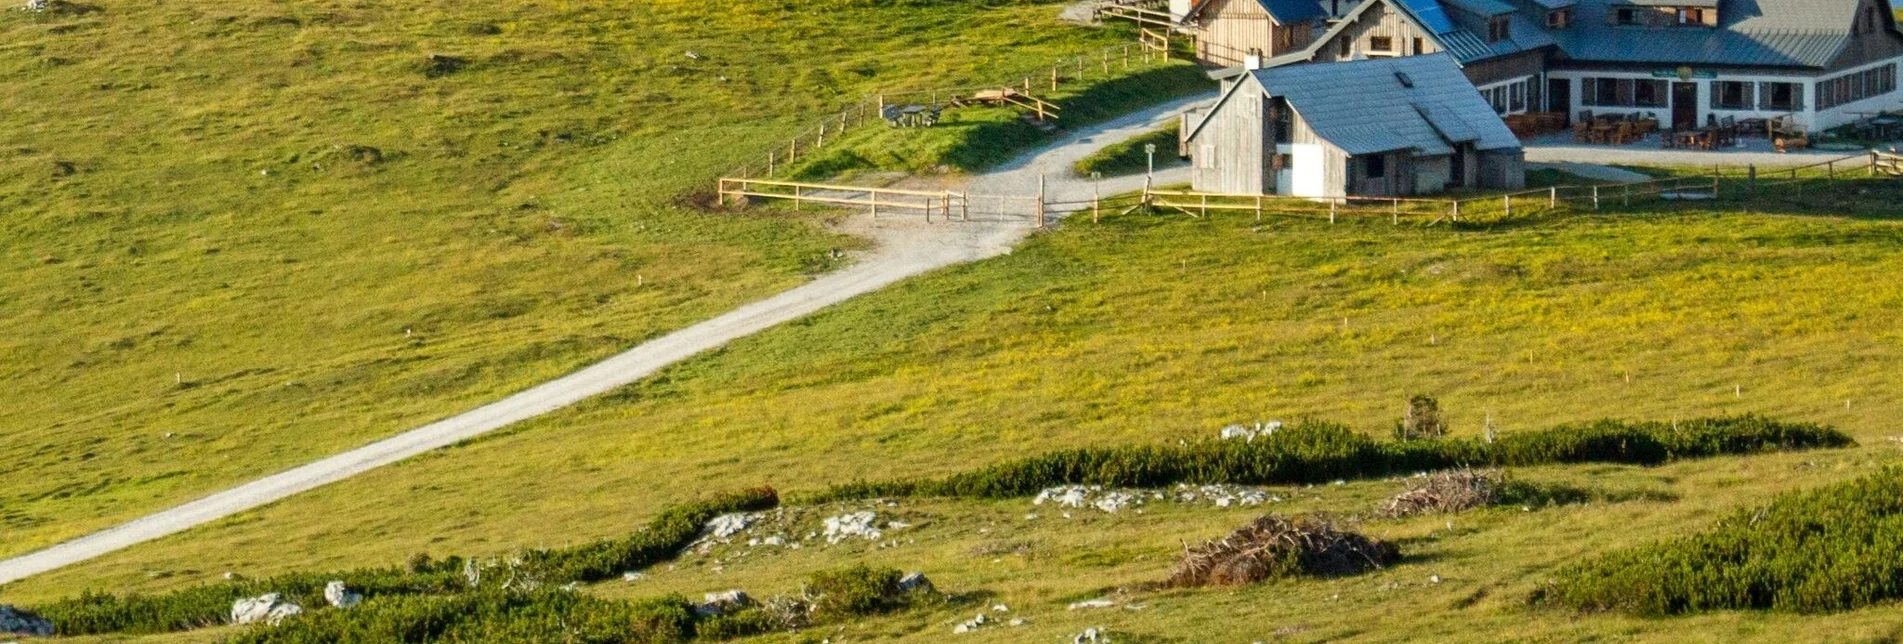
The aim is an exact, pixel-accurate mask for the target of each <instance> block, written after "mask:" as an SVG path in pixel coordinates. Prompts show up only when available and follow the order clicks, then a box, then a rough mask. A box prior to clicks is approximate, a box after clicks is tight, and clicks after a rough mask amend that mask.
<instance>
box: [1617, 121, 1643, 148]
mask: <svg viewBox="0 0 1903 644" xmlns="http://www.w3.org/2000/svg"><path fill="white" fill-rule="evenodd" d="M1635 140H1638V137H1635V136H1633V135H1632V122H1631V121H1626V122H1623V123H1620V124H1619V128H1618V129H1616V130H1613V131H1612V144H1613V145H1627V144H1630V143H1632V142H1633V141H1635Z"/></svg>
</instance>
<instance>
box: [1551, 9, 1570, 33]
mask: <svg viewBox="0 0 1903 644" xmlns="http://www.w3.org/2000/svg"><path fill="white" fill-rule="evenodd" d="M1570 24H1573V10H1572V8H1571V7H1568V8H1565V9H1554V10H1552V11H1548V12H1546V26H1547V28H1549V29H1565V28H1566V26H1567V25H1570Z"/></svg>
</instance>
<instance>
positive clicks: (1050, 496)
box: [1031, 485, 1103, 508]
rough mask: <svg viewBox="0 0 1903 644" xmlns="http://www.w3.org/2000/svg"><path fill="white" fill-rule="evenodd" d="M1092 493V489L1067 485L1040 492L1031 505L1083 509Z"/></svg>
mask: <svg viewBox="0 0 1903 644" xmlns="http://www.w3.org/2000/svg"><path fill="white" fill-rule="evenodd" d="M1097 489H1099V490H1101V489H1103V488H1101V487H1099V488H1097ZM1091 491H1092V490H1091V489H1090V488H1087V487H1084V486H1082V485H1065V486H1059V487H1054V488H1049V489H1046V490H1044V491H1042V492H1038V493H1037V498H1035V499H1031V504H1032V505H1044V504H1045V503H1056V504H1057V505H1059V506H1062V507H1066V508H1081V507H1084V500H1085V499H1087V498H1089V497H1090V493H1091Z"/></svg>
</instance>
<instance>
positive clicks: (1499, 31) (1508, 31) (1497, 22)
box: [1487, 16, 1513, 42]
mask: <svg viewBox="0 0 1903 644" xmlns="http://www.w3.org/2000/svg"><path fill="white" fill-rule="evenodd" d="M1512 25H1513V23H1512V22H1510V21H1508V20H1507V17H1506V16H1495V17H1494V18H1493V19H1492V20H1489V21H1487V42H1500V41H1502V40H1506V39H1508V38H1512V37H1513V28H1512Z"/></svg>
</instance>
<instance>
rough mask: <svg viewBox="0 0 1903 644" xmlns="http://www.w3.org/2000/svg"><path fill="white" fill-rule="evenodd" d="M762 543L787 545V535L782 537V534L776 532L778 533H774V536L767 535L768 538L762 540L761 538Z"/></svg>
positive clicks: (766, 544)
mask: <svg viewBox="0 0 1903 644" xmlns="http://www.w3.org/2000/svg"><path fill="white" fill-rule="evenodd" d="M760 545H765V546H785V545H786V537H782V536H780V535H777V534H776V535H773V536H771V537H767V538H765V539H762V540H760Z"/></svg>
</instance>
